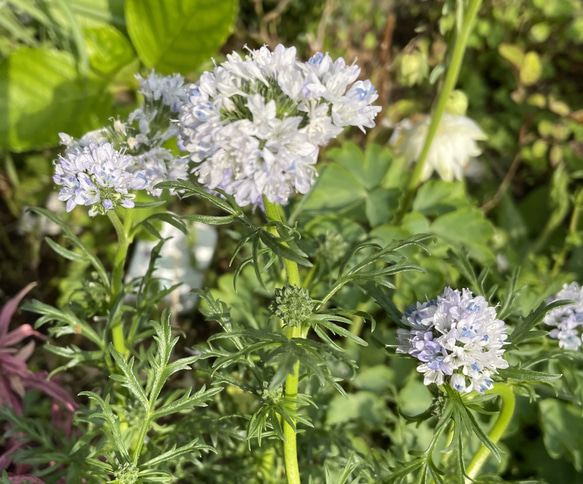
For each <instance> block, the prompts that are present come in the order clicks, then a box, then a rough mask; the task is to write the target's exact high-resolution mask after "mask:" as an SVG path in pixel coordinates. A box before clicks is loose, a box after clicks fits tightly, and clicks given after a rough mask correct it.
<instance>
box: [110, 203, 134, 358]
mask: <svg viewBox="0 0 583 484" xmlns="http://www.w3.org/2000/svg"><path fill="white" fill-rule="evenodd" d="M107 216H108V217H109V220H111V223H112V225H113V226H114V228H115V231H116V233H117V242H118V244H117V252H116V254H115V260H114V263H113V273H112V276H111V300H110V303H111V305H112V306H113V305H114V304H115V302H116V300H117V298H118V296H119V293H120V291H121V287H122V281H123V275H124V266H125V261H126V258H127V255H128V249H129V247H130V244H131V243H132V240H133V234H132V232H131V229H132V223H133V218H134V212H133V210H126V216H125V220H124V223H123V224H122V222H121V220H120V219H119V217H118V216H117V213H116V212H115V211H113V210H110V211H108V212H107ZM116 314H117V315H116V317H115V319H116V320H115V321H112V324H111V337H112V340H113V345H114V346H115V349H116V350H117V351H119V352H120V353H121V354H122V355H123V356H124V357H126V358H127V356H128V354H129V351H128V348H127V346H126V342H125V337H124V333H123V324H122V319H121V312H117V313H116Z"/></svg>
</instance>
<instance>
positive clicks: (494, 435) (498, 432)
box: [465, 383, 516, 484]
mask: <svg viewBox="0 0 583 484" xmlns="http://www.w3.org/2000/svg"><path fill="white" fill-rule="evenodd" d="M485 394H487V395H488V394H490V395H491V394H497V395H498V396H500V398H501V399H502V407H501V408H500V415H498V419H497V420H496V423H495V424H494V427H492V430H491V431H490V433H489V434H488V437H489V438H490V440H491V441H492V443H494V444H496V443H497V442H498V441H499V440H500V437H502V434H504V431H505V430H506V428H507V427H508V424H509V423H510V420H511V419H512V415H513V414H514V407H515V405H516V399H515V397H514V392H513V391H512V388H511V387H510V386H508V385H506V384H504V383H494V388H492V390H487V391H486V392H485ZM489 455H490V450H489V449H488V448H487V447H486V446H485V445H482V446H481V447H480V448H479V449H478V452H476V454H475V455H474V457H473V458H472V460H471V461H470V463H469V464H468V467H466V474H467V475H468V479H466V481H465V484H471V483H472V482H473V481H474V479H475V478H476V476H477V475H478V472H480V469H481V468H482V466H483V465H484V463H485V462H486V459H487V458H488V456H489Z"/></svg>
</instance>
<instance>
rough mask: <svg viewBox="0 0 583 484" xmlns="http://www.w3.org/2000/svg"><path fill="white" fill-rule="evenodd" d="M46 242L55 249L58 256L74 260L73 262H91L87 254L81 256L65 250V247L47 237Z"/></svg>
mask: <svg viewBox="0 0 583 484" xmlns="http://www.w3.org/2000/svg"><path fill="white" fill-rule="evenodd" d="M45 242H46V243H47V244H48V246H49V247H50V248H51V249H53V250H54V251H55V252H56V253H57V254H59V255H60V256H61V257H63V258H65V259H69V260H72V261H73V262H84V263H88V262H89V257H87V255H86V254H79V253H77V252H73V251H72V250H69V249H65V248H64V247H63V246H61V245H59V244H57V243H56V242H55V241H54V240H52V239H50V238H48V237H45Z"/></svg>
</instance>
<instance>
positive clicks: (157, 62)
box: [126, 0, 237, 74]
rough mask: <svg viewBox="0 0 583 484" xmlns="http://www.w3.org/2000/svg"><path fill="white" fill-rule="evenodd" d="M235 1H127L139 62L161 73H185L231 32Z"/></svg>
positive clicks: (130, 30)
mask: <svg viewBox="0 0 583 484" xmlns="http://www.w3.org/2000/svg"><path fill="white" fill-rule="evenodd" d="M236 13H237V1H236V0H220V1H216V0H164V1H160V0H127V1H126V22H127V28H128V33H129V35H130V38H131V39H132V42H133V44H134V47H135V48H136V51H137V52H138V55H139V57H140V59H141V60H142V62H143V63H144V64H146V66H148V67H154V68H155V69H156V70H157V71H159V72H161V73H163V74H171V73H173V72H181V73H183V74H188V73H189V72H192V71H193V70H194V69H196V68H197V67H198V66H199V65H200V64H202V63H203V62H204V61H205V60H208V59H209V58H210V57H211V56H212V55H213V54H215V53H216V51H217V50H218V48H219V47H220V46H221V45H223V42H224V41H225V40H226V39H227V37H228V36H229V34H230V33H231V31H232V28H233V25H234V22H235V16H236Z"/></svg>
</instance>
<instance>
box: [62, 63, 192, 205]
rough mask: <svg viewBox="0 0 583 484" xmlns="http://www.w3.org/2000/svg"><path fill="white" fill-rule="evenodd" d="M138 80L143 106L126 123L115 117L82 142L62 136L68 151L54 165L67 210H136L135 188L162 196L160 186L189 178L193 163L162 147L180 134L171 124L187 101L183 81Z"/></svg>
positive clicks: (152, 77) (151, 77)
mask: <svg viewBox="0 0 583 484" xmlns="http://www.w3.org/2000/svg"><path fill="white" fill-rule="evenodd" d="M136 78H137V79H138V81H139V82H140V89H139V92H140V93H141V94H142V95H143V96H144V102H143V103H142V104H141V106H140V107H139V108H138V109H136V110H135V111H133V112H132V113H131V114H130V116H129V118H128V121H127V122H122V121H120V120H118V119H116V120H114V121H113V123H112V126H111V127H109V128H103V129H100V130H96V131H91V132H90V133H87V134H86V135H85V136H83V137H82V138H81V139H79V140H75V139H74V138H72V137H71V136H69V135H67V134H65V133H61V134H60V136H61V143H62V144H63V145H65V146H66V151H65V153H64V155H62V156H60V157H59V159H58V160H57V161H55V176H54V177H53V179H54V181H55V183H56V184H57V185H60V186H61V187H62V188H61V189H60V191H59V200H62V201H66V202H67V211H71V210H72V209H73V208H74V207H75V206H77V205H85V206H92V208H91V209H90V211H89V215H91V216H94V215H96V214H98V213H101V214H103V213H106V212H107V211H108V210H115V209H116V208H118V207H120V206H121V207H124V208H131V207H133V206H134V202H133V199H134V198H135V193H134V192H135V191H136V190H146V191H147V192H148V193H149V194H151V195H154V196H160V195H161V193H162V190H160V189H156V188H154V187H155V186H156V185H157V184H158V183H160V182H162V181H168V180H186V179H187V178H188V159H187V158H185V157H182V156H175V155H174V154H173V153H172V152H171V151H170V150H168V149H166V148H164V147H163V145H164V143H165V142H166V141H167V140H169V139H170V138H173V137H176V136H177V134H178V128H177V126H176V124H175V123H173V122H172V120H173V118H174V117H175V116H176V115H177V113H178V110H179V109H180V105H181V104H182V102H183V101H184V100H185V99H186V88H185V86H184V79H183V78H182V76H180V75H178V74H174V75H172V76H167V77H164V76H160V75H158V74H156V73H155V72H154V71H152V73H151V74H150V75H149V76H148V77H147V78H146V79H143V78H142V77H141V76H139V75H137V76H136Z"/></svg>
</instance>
